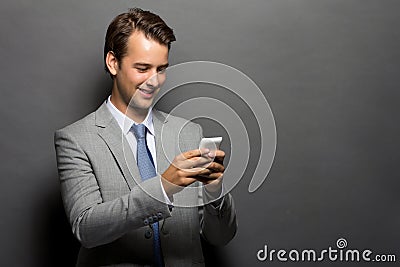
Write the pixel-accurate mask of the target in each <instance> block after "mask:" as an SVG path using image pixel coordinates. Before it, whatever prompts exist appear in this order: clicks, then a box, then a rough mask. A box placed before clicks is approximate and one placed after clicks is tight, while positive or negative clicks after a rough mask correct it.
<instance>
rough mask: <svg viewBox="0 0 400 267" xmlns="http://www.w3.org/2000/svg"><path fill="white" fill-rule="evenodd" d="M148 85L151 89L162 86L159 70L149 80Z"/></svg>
mask: <svg viewBox="0 0 400 267" xmlns="http://www.w3.org/2000/svg"><path fill="white" fill-rule="evenodd" d="M145 83H146V86H147V87H149V88H151V89H157V88H158V87H160V79H159V77H158V72H155V73H153V74H152V75H151V76H150V77H149V78H148V79H147V80H146V82H145Z"/></svg>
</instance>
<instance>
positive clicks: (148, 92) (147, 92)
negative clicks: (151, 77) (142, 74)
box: [140, 89, 153, 94]
mask: <svg viewBox="0 0 400 267" xmlns="http://www.w3.org/2000/svg"><path fill="white" fill-rule="evenodd" d="M140 91H142V92H145V93H146V94H151V93H153V90H150V91H147V90H144V89H140Z"/></svg>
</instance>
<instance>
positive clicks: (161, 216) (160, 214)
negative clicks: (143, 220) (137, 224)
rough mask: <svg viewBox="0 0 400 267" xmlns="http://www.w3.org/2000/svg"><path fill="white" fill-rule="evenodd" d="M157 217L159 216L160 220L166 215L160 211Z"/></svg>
mask: <svg viewBox="0 0 400 267" xmlns="http://www.w3.org/2000/svg"><path fill="white" fill-rule="evenodd" d="M157 217H158V219H159V220H162V218H163V217H164V216H163V215H162V213H161V212H159V213H157Z"/></svg>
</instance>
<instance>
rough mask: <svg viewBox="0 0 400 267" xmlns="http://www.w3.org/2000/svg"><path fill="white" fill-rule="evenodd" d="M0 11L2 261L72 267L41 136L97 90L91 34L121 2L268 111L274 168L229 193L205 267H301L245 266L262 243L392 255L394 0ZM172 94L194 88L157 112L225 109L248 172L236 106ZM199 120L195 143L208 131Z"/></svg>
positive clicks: (28, 5) (180, 57) (396, 242)
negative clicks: (258, 96) (235, 126)
mask: <svg viewBox="0 0 400 267" xmlns="http://www.w3.org/2000/svg"><path fill="white" fill-rule="evenodd" d="M0 6H1V9H0V10H1V11H0V12H1V14H0V33H1V38H0V53H1V60H2V62H3V63H2V71H1V72H0V75H1V77H0V81H1V96H2V99H1V100H2V101H1V104H0V121H1V125H2V126H1V131H0V148H1V154H2V155H1V180H0V205H1V211H0V212H1V213H0V214H1V216H0V238H1V243H0V262H1V265H2V266H72V265H73V263H74V261H75V258H76V252H77V247H78V244H77V242H76V241H75V240H74V238H73V237H72V235H71V233H70V227H69V225H68V223H67V221H66V218H65V215H64V211H63V208H62V204H61V200H60V193H59V188H58V178H57V172H56V163H55V153H54V148H53V132H54V131H55V130H56V129H58V128H61V127H63V126H65V125H67V124H69V123H71V122H73V121H75V120H77V119H79V118H81V117H83V116H84V115H85V114H87V113H89V112H91V111H93V110H94V109H95V108H96V107H97V106H98V105H99V104H100V103H101V102H102V101H103V100H104V98H105V97H106V96H107V95H108V94H109V90H110V85H111V82H110V79H109V78H108V76H107V75H106V74H105V73H104V71H103V63H102V48H103V38H104V34H105V30H106V27H107V25H108V23H109V22H110V21H111V19H112V18H113V17H114V16H115V15H117V14H118V13H120V12H123V11H126V10H127V8H128V7H132V6H140V7H142V8H144V9H151V10H153V11H154V12H156V13H159V14H160V15H161V16H162V17H163V18H164V19H165V20H166V21H167V23H168V24H170V26H171V27H173V28H174V29H175V31H176V33H177V39H178V41H177V42H176V43H175V44H174V45H173V48H172V51H171V57H170V62H171V64H177V63H181V62H185V61H190V60H210V61H217V62H221V63H224V64H227V65H230V66H233V67H235V68H237V69H239V70H241V71H243V72H244V73H246V74H247V75H248V76H249V77H250V78H251V79H252V80H253V81H254V82H255V83H257V85H258V86H259V87H260V89H261V90H262V91H263V93H264V95H265V96H266V97H267V99H268V101H269V104H270V106H271V108H272V110H273V113H274V116H275V120H276V125H277V135H278V144H277V153H276V158H275V162H274V164H273V167H272V169H271V172H270V174H269V176H268V179H267V180H266V182H265V183H264V184H263V185H262V187H261V188H260V189H259V190H258V191H256V192H255V193H253V194H249V193H248V192H247V188H248V184H249V182H250V180H249V178H248V179H247V178H244V179H242V181H241V182H240V183H239V184H238V186H237V187H236V188H235V189H234V190H233V192H232V194H233V195H234V198H235V200H236V205H237V213H238V220H239V231H238V233H237V235H236V237H235V239H234V240H233V241H232V242H231V243H230V244H229V245H228V246H227V247H225V248H224V249H215V248H209V250H208V253H207V255H209V256H208V258H209V259H211V260H213V261H214V262H216V264H215V265H216V266H218V265H219V266H297V265H300V266H309V265H311V264H310V263H302V264H300V263H297V264H294V263H288V262H287V263H279V262H276V261H274V262H272V263H271V262H263V263H261V262H258V261H257V259H256V252H257V251H258V250H259V249H261V248H262V247H263V246H264V244H266V245H268V246H269V247H270V248H271V249H286V250H290V249H294V248H296V249H307V248H313V249H317V250H320V249H324V248H327V247H329V246H331V247H335V242H336V240H337V239H338V238H340V237H344V238H346V239H347V241H348V244H349V248H354V249H356V248H357V249H360V250H363V249H366V248H369V249H371V250H373V251H374V253H382V254H396V256H397V258H398V261H399V260H400V253H399V247H400V230H399V226H400V215H399V202H400V196H399V193H398V188H399V185H400V182H399V180H398V178H399V169H398V161H399V159H400V153H399V148H400V141H399V135H400V126H399V124H398V113H399V111H400V109H399V108H398V104H399V100H400V93H399V85H400V75H399V68H400V61H399V60H400V49H399V47H400V31H399V25H400V24H399V23H400V16H399V15H398V14H399V8H400V2H399V1H395V0H393V1H390V0H329V1H328V0H274V1H265V0H264V1H263V0H248V1H237V0H235V1H232V0H219V1H210V0H207V1H205V0H203V1H177V0H172V1H127V0H126V1H121V0H113V1H105V0H86V1H78V0H69V1H59V0H41V1H33V0H31V1H30V0H12V1H11V0H6V1H2V2H1V4H0ZM187 88H188V89H194V90H187V89H185V91H184V92H183V91H180V92H181V93H177V92H179V91H178V90H183V89H182V88H178V89H177V91H176V92H173V93H172V94H170V95H167V97H166V98H165V101H164V102H162V103H161V104H160V106H161V107H163V108H164V109H166V110H168V109H171V108H172V107H173V105H174V104H176V103H178V102H179V101H177V99H178V97H181V99H187V98H190V97H193V96H197V95H206V96H214V95H215V97H217V98H219V99H224V100H225V102H226V103H228V104H230V105H232V106H234V108H235V110H238V111H239V112H241V116H242V118H244V119H246V125H247V126H248V129H249V132H250V133H251V135H250V137H251V143H252V151H253V154H252V158H251V161H252V164H250V166H249V168H248V169H247V171H246V173H247V177H249V176H250V175H251V174H252V171H254V166H255V165H254V163H255V160H256V159H257V153H258V149H257V147H258V143H259V142H260V137H259V133H258V131H257V128H256V124H255V120H254V117H253V116H252V115H251V113H250V109H249V108H248V107H246V105H244V104H243V103H242V102H241V101H239V100H238V99H235V98H234V97H233V96H232V95H230V94H224V93H221V90H215V89H216V88H215V87H212V86H210V85H204V84H200V85H191V86H188V87H187ZM182 92H183V93H182ZM174 94H175V95H174ZM202 122H203V123H204V125H205V127H206V134H209V135H215V133H217V132H218V131H219V130H218V125H215V124H213V123H211V122H209V121H202ZM224 147H225V148H227V147H228V148H229V146H228V144H227V143H225V144H224ZM60 260H61V262H60ZM316 265H318V266H320V265H324V266H325V265H327V266H353V265H356V264H355V263H343V262H342V263H340V262H337V263H330V262H328V261H326V262H324V264H322V263H319V264H316ZM362 265H365V266H375V265H376V266H377V264H373V263H364V264H359V266H362ZM394 265H395V264H393V263H392V264H390V263H386V264H384V266H394ZM210 266H211V265H210Z"/></svg>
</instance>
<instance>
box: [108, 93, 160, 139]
mask: <svg viewBox="0 0 400 267" xmlns="http://www.w3.org/2000/svg"><path fill="white" fill-rule="evenodd" d="M110 98H111V96H109V97H108V98H107V100H106V106H107V107H108V109H109V110H110V112H111V114H112V115H113V117H114V118H115V119H116V120H117V122H118V125H119V127H121V130H122V132H123V133H124V134H125V135H126V134H128V133H129V131H130V130H131V128H132V125H133V124H138V123H137V122H135V121H134V120H132V119H131V118H129V117H128V116H126V115H125V114H124V113H122V112H121V111H120V110H119V109H117V108H116V107H115V106H114V104H113V103H111V100H110ZM152 110H153V108H152V107H150V108H149V112H148V113H147V116H146V118H145V119H144V121H143V122H142V124H143V125H144V126H146V128H147V130H148V131H149V133H150V134H151V135H154V124H153V112H152Z"/></svg>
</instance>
